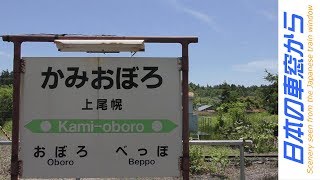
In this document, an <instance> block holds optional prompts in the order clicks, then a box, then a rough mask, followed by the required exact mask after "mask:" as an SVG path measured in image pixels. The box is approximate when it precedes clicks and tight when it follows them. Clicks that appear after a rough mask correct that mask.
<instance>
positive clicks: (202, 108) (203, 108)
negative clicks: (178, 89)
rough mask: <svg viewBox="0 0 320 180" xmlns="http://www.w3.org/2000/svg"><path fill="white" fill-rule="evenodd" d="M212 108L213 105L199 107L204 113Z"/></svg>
mask: <svg viewBox="0 0 320 180" xmlns="http://www.w3.org/2000/svg"><path fill="white" fill-rule="evenodd" d="M210 107H212V105H203V106H200V107H198V111H204V110H206V109H208V108H210Z"/></svg>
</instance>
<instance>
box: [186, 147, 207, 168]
mask: <svg viewBox="0 0 320 180" xmlns="http://www.w3.org/2000/svg"><path fill="white" fill-rule="evenodd" d="M189 156H190V172H191V174H203V173H206V172H208V171H209V167H208V166H207V164H206V163H205V161H204V154H203V148H201V146H190V151H189Z"/></svg>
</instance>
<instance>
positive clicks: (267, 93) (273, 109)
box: [262, 70, 278, 114]
mask: <svg viewBox="0 0 320 180" xmlns="http://www.w3.org/2000/svg"><path fill="white" fill-rule="evenodd" d="M265 72H266V74H267V75H266V76H265V77H264V79H265V80H267V81H268V82H269V83H270V85H267V86H263V88H262V93H263V96H264V98H263V99H264V101H263V105H264V108H265V109H266V110H267V111H268V112H269V113H271V114H278V74H272V73H270V72H268V71H267V70H265Z"/></svg>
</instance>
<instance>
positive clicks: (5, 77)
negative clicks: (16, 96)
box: [0, 70, 13, 86]
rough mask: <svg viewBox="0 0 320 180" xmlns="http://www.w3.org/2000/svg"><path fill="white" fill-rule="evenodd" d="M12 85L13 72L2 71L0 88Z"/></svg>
mask: <svg viewBox="0 0 320 180" xmlns="http://www.w3.org/2000/svg"><path fill="white" fill-rule="evenodd" d="M12 84H13V71H11V72H9V71H8V70H5V71H2V72H1V74H0V86H2V85H12Z"/></svg>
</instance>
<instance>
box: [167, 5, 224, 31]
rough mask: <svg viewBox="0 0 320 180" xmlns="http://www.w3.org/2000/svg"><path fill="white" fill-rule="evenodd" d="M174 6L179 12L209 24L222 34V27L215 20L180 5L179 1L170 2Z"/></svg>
mask: <svg viewBox="0 0 320 180" xmlns="http://www.w3.org/2000/svg"><path fill="white" fill-rule="evenodd" d="M169 2H170V4H171V5H172V6H174V7H175V8H176V9H177V10H178V11H181V12H184V13H186V14H188V15H190V16H192V17H193V18H195V19H197V20H199V21H201V22H203V23H205V24H207V25H208V26H210V27H211V28H212V29H213V30H215V31H216V32H220V27H219V26H218V25H217V23H216V22H215V21H214V20H213V18H212V17H211V16H209V15H207V14H205V13H203V12H200V11H198V10H195V9H192V8H189V7H186V6H184V5H183V4H181V3H179V2H178V1H177V0H170V1H169Z"/></svg>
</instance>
